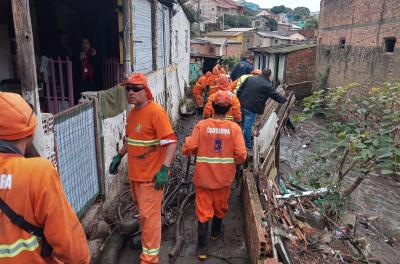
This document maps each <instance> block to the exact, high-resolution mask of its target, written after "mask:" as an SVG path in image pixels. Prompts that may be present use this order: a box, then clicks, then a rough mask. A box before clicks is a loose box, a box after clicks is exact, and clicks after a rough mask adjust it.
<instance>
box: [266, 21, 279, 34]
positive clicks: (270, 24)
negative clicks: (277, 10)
mask: <svg viewBox="0 0 400 264" xmlns="http://www.w3.org/2000/svg"><path fill="white" fill-rule="evenodd" d="M268 27H269V28H270V30H271V31H276V30H278V22H276V20H275V19H273V18H270V19H269V20H268Z"/></svg>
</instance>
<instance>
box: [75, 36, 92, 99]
mask: <svg viewBox="0 0 400 264" xmlns="http://www.w3.org/2000/svg"><path fill="white" fill-rule="evenodd" d="M96 54H97V51H96V50H95V49H94V48H92V44H91V43H90V41H89V39H88V38H83V39H82V45H81V53H80V54H79V60H80V62H81V81H80V84H79V92H78V93H76V94H75V99H76V101H78V99H79V98H80V93H82V92H87V91H95V90H96V87H95V86H96V85H95V76H94V72H95V70H94V58H95V56H96Z"/></svg>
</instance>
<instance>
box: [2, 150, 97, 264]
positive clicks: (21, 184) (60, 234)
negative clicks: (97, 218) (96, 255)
mask: <svg viewBox="0 0 400 264" xmlns="http://www.w3.org/2000/svg"><path fill="white" fill-rule="evenodd" d="M0 197H1V198H2V199H3V200H4V201H5V203H6V204H7V205H8V206H9V207H10V208H11V209H13V210H14V211H15V212H16V213H17V214H20V215H21V216H23V217H24V218H25V220H26V221H28V222H29V223H31V224H32V225H35V226H37V227H39V228H43V231H44V235H45V237H46V239H47V241H48V243H49V244H50V245H51V246H52V247H53V255H52V256H51V257H49V258H46V259H43V258H42V257H41V256H40V250H41V247H42V246H41V244H42V243H41V242H40V240H39V239H38V238H37V237H36V236H33V235H32V234H30V233H28V232H26V231H24V230H23V229H21V228H20V227H18V226H16V225H15V224H13V223H12V222H11V221H10V219H9V218H8V217H7V216H6V215H5V214H4V213H3V212H2V211H1V210H0V234H1V235H0V263H2V264H3V263H4V264H5V263H7V264H10V263H77V264H86V263H89V262H90V255H89V249H88V246H87V241H86V238H85V233H84V231H83V228H82V226H81V224H80V223H79V220H78V218H77V217H76V215H75V213H74V211H73V210H72V208H71V206H70V204H69V203H68V201H67V198H66V197H65V195H64V192H63V188H62V185H61V181H60V177H59V175H58V173H57V171H56V170H55V169H54V167H53V166H52V164H51V163H50V162H49V161H47V160H45V159H42V158H25V157H23V156H21V155H19V154H5V153H0Z"/></svg>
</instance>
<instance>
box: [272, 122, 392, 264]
mask: <svg viewBox="0 0 400 264" xmlns="http://www.w3.org/2000/svg"><path fill="white" fill-rule="evenodd" d="M323 129H324V127H323V125H322V123H321V122H320V121H319V120H317V119H314V120H312V121H309V122H306V123H304V124H302V125H301V127H300V128H298V129H297V131H298V132H297V133H296V134H295V135H283V136H282V138H281V152H280V157H281V162H284V163H286V164H288V165H289V166H290V167H291V168H292V169H294V170H296V169H298V168H300V167H301V166H302V165H303V164H304V162H305V159H306V157H307V156H308V155H310V154H311V153H312V152H313V137H314V136H315V135H316V134H317V133H318V132H319V131H321V130H323ZM356 176H357V175H354V174H353V175H350V177H349V179H348V180H347V181H345V183H344V184H350V183H351V182H352V180H353V179H355V177H356ZM352 198H353V202H354V210H355V212H356V213H357V214H358V215H359V216H362V217H374V218H375V217H377V218H376V219H375V220H373V221H372V222H371V226H370V227H369V228H368V229H366V228H365V226H363V225H360V224H359V225H358V226H357V233H358V234H359V235H360V236H363V237H366V238H367V240H368V242H369V250H368V251H369V252H370V255H371V256H373V257H376V258H378V259H379V260H380V261H381V262H382V263H388V264H399V263H400V246H399V244H397V245H396V244H395V245H394V246H391V245H389V244H388V243H386V242H385V240H386V239H388V238H389V237H391V236H397V237H398V238H399V239H400V183H399V182H396V181H394V180H393V179H392V178H390V177H380V176H378V175H374V174H371V175H368V176H367V178H366V179H365V180H364V182H363V183H362V184H361V185H360V186H359V187H358V188H357V190H356V191H355V192H354V193H353V195H352Z"/></svg>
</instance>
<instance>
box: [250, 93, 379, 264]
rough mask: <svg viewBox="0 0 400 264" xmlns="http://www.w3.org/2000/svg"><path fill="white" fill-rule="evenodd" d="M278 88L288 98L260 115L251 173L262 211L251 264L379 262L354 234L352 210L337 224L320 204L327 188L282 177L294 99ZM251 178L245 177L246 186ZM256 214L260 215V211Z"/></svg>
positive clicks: (271, 102) (268, 106)
mask: <svg viewBox="0 0 400 264" xmlns="http://www.w3.org/2000/svg"><path fill="white" fill-rule="evenodd" d="M277 91H278V92H280V93H281V94H282V95H284V96H285V97H286V98H288V100H287V102H286V103H285V104H283V105H279V104H277V103H276V102H274V101H272V100H269V101H268V102H267V104H266V108H265V111H264V114H263V115H262V116H260V117H259V118H258V120H257V122H256V125H255V131H254V157H253V170H252V171H251V172H250V173H249V174H248V175H247V177H250V178H253V177H254V182H255V185H256V186H257V190H258V196H259V202H260V208H261V210H262V212H263V213H262V216H261V217H262V224H261V225H259V226H258V227H257V225H255V226H256V229H257V232H255V234H256V235H254V236H253V237H250V238H254V237H255V238H256V240H257V243H253V244H254V245H256V248H257V250H255V251H254V254H252V255H253V258H252V259H253V262H254V263H255V261H254V259H256V258H257V259H258V260H259V261H258V263H280V262H282V263H285V264H291V263H307V264H312V263H379V260H377V259H374V258H371V257H369V256H368V249H367V248H368V242H367V241H366V239H365V238H359V239H357V238H356V236H355V234H356V230H355V229H356V223H357V217H356V215H355V214H351V213H349V214H347V215H345V216H343V217H342V219H339V220H340V221H339V220H337V221H338V222H339V223H337V222H336V221H334V220H333V219H332V218H330V217H329V216H327V215H325V214H324V210H321V209H322V208H320V207H321V206H320V205H319V204H318V203H319V202H320V201H321V199H324V198H325V197H326V195H327V194H328V193H329V190H327V189H326V188H321V189H317V190H307V189H304V188H301V187H298V186H294V185H291V184H290V183H289V182H288V181H286V182H285V179H284V177H282V171H281V170H280V162H279V156H280V153H279V152H280V137H281V135H282V133H285V127H286V126H287V123H288V120H289V113H290V109H291V107H292V106H293V104H294V101H295V98H294V95H293V93H291V92H289V91H288V90H287V89H285V88H284V87H279V88H278V89H277ZM251 181H252V180H251V179H250V180H249V178H247V182H248V184H249V183H251ZM253 200H254V199H253ZM258 210H259V209H258ZM254 212H255V213H253V215H255V216H256V215H257V209H256V210H254ZM250 231H251V229H250ZM249 241H250V242H249V243H252V242H251V241H252V240H251V239H250V240H249ZM250 248H252V246H250ZM260 261H261V262H260ZM262 261H264V262H262Z"/></svg>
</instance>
